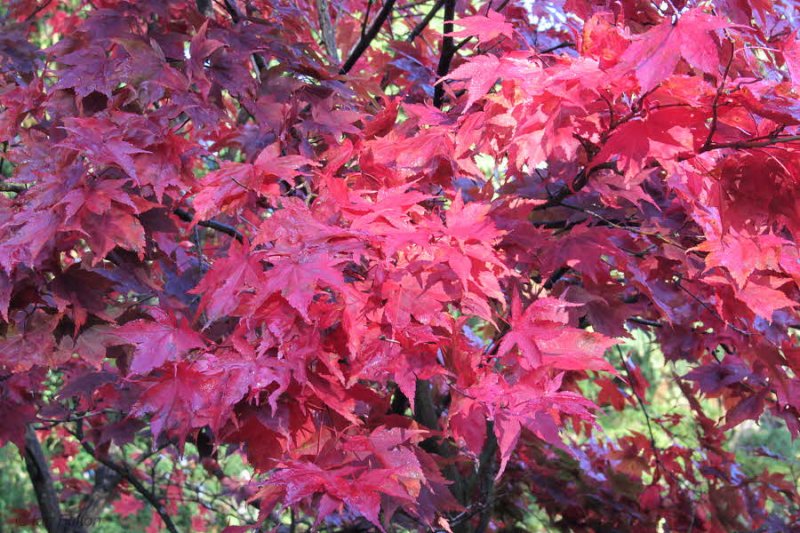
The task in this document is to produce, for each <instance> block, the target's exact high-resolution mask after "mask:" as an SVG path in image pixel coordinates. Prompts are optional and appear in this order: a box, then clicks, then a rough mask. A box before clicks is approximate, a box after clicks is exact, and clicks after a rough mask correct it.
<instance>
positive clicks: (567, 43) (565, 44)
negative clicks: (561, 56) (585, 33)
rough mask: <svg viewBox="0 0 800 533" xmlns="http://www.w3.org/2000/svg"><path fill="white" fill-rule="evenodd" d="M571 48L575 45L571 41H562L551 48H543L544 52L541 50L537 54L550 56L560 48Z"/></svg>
mask: <svg viewBox="0 0 800 533" xmlns="http://www.w3.org/2000/svg"><path fill="white" fill-rule="evenodd" d="M571 46H575V43H573V42H572V41H564V42H563V43H559V44H557V45H555V46H551V47H550V48H545V49H544V50H542V51H541V52H539V53H540V54H550V53H552V52H555V51H556V50H561V49H562V48H569V47H571Z"/></svg>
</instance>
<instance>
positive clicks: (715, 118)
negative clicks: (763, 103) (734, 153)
mask: <svg viewBox="0 0 800 533" xmlns="http://www.w3.org/2000/svg"><path fill="white" fill-rule="evenodd" d="M733 55H734V50H733V43H731V57H730V58H729V59H728V64H727V65H726V66H725V73H724V74H723V75H722V79H721V80H720V82H719V86H718V87H717V92H716V94H715V95H714V101H713V102H712V103H711V126H709V128H708V137H706V142H704V143H703V148H706V147H708V146H711V145H712V144H713V139H714V133H716V131H717V124H718V122H719V99H720V97H721V96H722V93H723V92H724V91H725V81H726V80H727V79H728V73H729V72H730V70H731V64H732V63H733Z"/></svg>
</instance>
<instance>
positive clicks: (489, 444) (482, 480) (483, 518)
mask: <svg viewBox="0 0 800 533" xmlns="http://www.w3.org/2000/svg"><path fill="white" fill-rule="evenodd" d="M497 451H498V446H497V437H496V436H495V434H494V422H493V421H491V420H487V421H486V441H485V442H484V444H483V450H481V457H480V466H479V467H478V488H479V491H480V492H479V494H480V500H479V503H480V504H481V505H482V509H481V512H480V515H479V516H480V519H479V520H478V525H477V527H476V528H475V533H484V532H485V531H486V529H487V528H488V527H489V520H490V519H491V518H492V513H493V512H494V500H495V485H494V478H495V475H497Z"/></svg>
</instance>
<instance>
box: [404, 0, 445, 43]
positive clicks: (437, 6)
mask: <svg viewBox="0 0 800 533" xmlns="http://www.w3.org/2000/svg"><path fill="white" fill-rule="evenodd" d="M443 5H444V0H436V3H435V4H433V7H432V8H431V10H430V11H428V13H427V14H426V15H425V17H424V18H423V19H422V20H421V21H419V22H418V23H417V25H416V26H414V29H412V30H411V33H409V34H408V36H407V37H406V41H408V42H411V41H413V40H414V39H416V38H417V36H418V35H419V34H421V33H422V32H423V31H424V30H425V28H426V27H427V26H428V24H430V22H431V20H433V17H435V16H436V13H438V12H439V10H440V9H441V8H442V6H443Z"/></svg>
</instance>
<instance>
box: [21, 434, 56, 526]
mask: <svg viewBox="0 0 800 533" xmlns="http://www.w3.org/2000/svg"><path fill="white" fill-rule="evenodd" d="M23 454H24V456H25V468H26V469H27V470H28V476H29V477H30V478H31V484H33V492H34V494H36V501H37V502H38V503H39V511H40V512H41V515H42V521H43V522H44V527H45V529H47V531H48V532H49V533H56V532H60V531H61V525H62V519H61V508H60V507H59V504H58V494H57V493H56V489H55V487H54V486H53V478H52V477H51V476H50V466H49V465H48V463H47V458H46V457H45V456H44V452H43V451H42V445H41V444H40V443H39V439H38V437H37V436H36V432H35V431H34V429H33V427H31V426H28V427H26V428H25V449H24V452H23Z"/></svg>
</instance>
